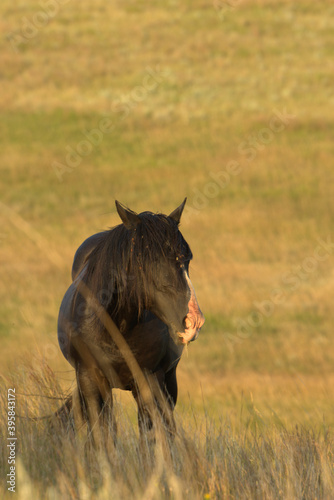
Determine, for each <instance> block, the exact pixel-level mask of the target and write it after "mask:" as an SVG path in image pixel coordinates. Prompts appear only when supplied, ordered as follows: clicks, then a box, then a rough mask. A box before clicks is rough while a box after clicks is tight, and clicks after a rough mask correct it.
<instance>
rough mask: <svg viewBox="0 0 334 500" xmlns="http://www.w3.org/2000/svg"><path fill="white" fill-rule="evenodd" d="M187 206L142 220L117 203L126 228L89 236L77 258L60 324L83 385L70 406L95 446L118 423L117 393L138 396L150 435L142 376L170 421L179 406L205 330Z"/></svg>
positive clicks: (65, 348)
mask: <svg viewBox="0 0 334 500" xmlns="http://www.w3.org/2000/svg"><path fill="white" fill-rule="evenodd" d="M185 202H186V199H185V200H184V202H183V203H182V204H181V205H180V206H179V207H178V208H177V209H176V210H174V211H173V212H172V213H171V214H170V215H169V216H166V215H163V214H153V213H151V212H142V213H140V214H136V213H135V212H133V211H131V210H129V209H128V208H125V207H124V206H122V205H121V204H120V203H119V202H117V201H116V208H117V212H118V214H119V216H120V218H121V220H122V224H120V225H118V226H116V227H114V228H112V229H110V230H108V231H104V232H101V233H98V234H95V235H93V236H91V237H90V238H88V239H87V240H85V241H84V242H83V243H82V245H81V246H80V247H79V248H78V250H77V252H76V254H75V257H74V262H73V268H72V278H73V283H72V284H71V286H70V287H69V289H68V290H67V292H66V294H65V296H64V299H63V301H62V304H61V307H60V312H59V319H58V340H59V345H60V348H61V350H62V352H63V354H64V356H65V358H66V359H67V360H68V361H69V362H70V363H71V365H72V366H73V367H74V368H75V370H76V378H77V390H76V391H74V393H73V397H71V398H70V399H69V400H68V401H67V403H66V404H65V406H66V408H67V410H69V409H73V411H74V415H76V419H78V420H79V421H80V422H82V421H87V423H88V424H89V426H90V427H91V429H92V431H93V437H94V439H96V440H97V441H98V440H99V439H100V438H101V435H99V432H100V431H99V428H103V426H101V425H100V424H101V423H104V424H106V423H107V424H108V425H110V422H111V421H112V389H113V388H120V389H124V390H129V391H132V393H133V395H134V397H135V399H136V402H137V404H138V422H139V427H140V429H141V431H142V430H143V429H150V428H152V414H151V413H152V411H151V410H152V408H151V409H150V405H149V403H148V399H147V398H146V399H145V397H143V392H144V389H143V388H144V385H143V383H141V381H142V380H143V374H146V375H145V376H144V378H145V380H148V378H147V376H148V374H151V380H152V376H153V379H154V380H155V381H156V385H157V387H159V389H160V390H161V392H162V394H164V396H165V397H166V401H167V402H168V407H169V408H170V410H171V411H170V413H171V414H172V410H173V408H174V406H175V403H176V400H177V381H176V367H177V364H178V362H179V360H180V357H181V354H182V350H183V348H184V346H185V345H186V344H188V343H189V342H191V341H193V340H195V339H196V338H197V336H198V333H199V330H200V329H201V327H202V325H203V323H204V317H203V315H202V313H201V310H200V308H199V305H198V302H197V299H196V295H195V291H194V288H193V286H192V283H191V281H190V279H189V262H190V260H191V259H192V253H191V250H190V248H189V245H188V244H187V242H186V241H185V239H184V238H183V236H182V234H181V232H180V231H179V228H178V225H179V223H180V218H181V215H182V212H183V209H184V205H185ZM153 393H154V398H155V399H156V403H157V407H158V408H159V410H160V412H161V414H163V412H164V410H163V405H162V404H159V401H158V399H159V398H158V396H157V392H156V391H154V390H153ZM154 398H153V399H154ZM60 413H61V412H60ZM167 420H168V419H167ZM95 424H96V425H95ZM112 425H113V426H114V425H115V424H114V423H113V424H112ZM168 425H169V427H170V428H171V429H172V428H173V419H172V421H171V420H170V419H169V422H168ZM94 432H95V434H94Z"/></svg>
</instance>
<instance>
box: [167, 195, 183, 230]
mask: <svg viewBox="0 0 334 500" xmlns="http://www.w3.org/2000/svg"><path fill="white" fill-rule="evenodd" d="M186 201H187V198H185V199H184V200H183V202H182V203H181V205H180V206H179V207H177V208H176V209H175V210H173V212H172V213H171V214H169V216H168V217H170V218H171V219H173V220H175V222H177V223H178V224H180V220H181V215H182V212H183V209H184V205H185V204H186Z"/></svg>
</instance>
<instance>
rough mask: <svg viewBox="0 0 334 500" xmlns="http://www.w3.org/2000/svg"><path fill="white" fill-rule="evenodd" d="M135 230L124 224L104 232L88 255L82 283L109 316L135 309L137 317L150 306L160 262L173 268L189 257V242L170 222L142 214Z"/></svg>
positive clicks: (190, 254)
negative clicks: (151, 292)
mask: <svg viewBox="0 0 334 500" xmlns="http://www.w3.org/2000/svg"><path fill="white" fill-rule="evenodd" d="M138 217H139V218H140V222H139V223H138V224H137V226H136V228H135V229H127V228H126V227H125V226H124V224H120V225H118V226H115V227H114V228H111V229H109V230H108V231H106V232H105V235H104V236H103V237H102V240H101V241H100V242H99V243H98V245H97V246H96V247H95V249H94V250H93V251H92V253H91V255H90V256H89V260H88V264H87V269H86V273H85V277H84V280H85V283H86V285H87V286H88V287H89V288H90V290H91V292H92V293H93V295H94V296H95V297H97V299H98V300H99V301H100V303H101V304H102V305H103V307H104V308H105V309H106V310H107V311H108V312H109V314H112V313H114V314H115V313H117V312H118V311H120V310H121V309H124V308H125V309H126V308H128V309H129V308H130V307H133V306H134V305H135V307H136V308H137V310H138V316H140V314H141V313H142V312H143V310H144V309H147V308H148V306H149V285H151V284H153V285H157V283H158V281H157V280H158V268H159V262H161V259H167V260H168V261H169V260H170V262H171V264H172V265H176V261H177V260H180V263H182V261H185V260H190V259H191V258H192V253H191V250H190V248H189V245H188V243H187V242H186V241H185V239H184V238H183V236H182V234H181V232H180V231H179V229H178V224H177V222H175V221H174V220H173V219H171V218H169V217H167V216H166V215H163V214H154V213H152V212H142V213H141V214H138Z"/></svg>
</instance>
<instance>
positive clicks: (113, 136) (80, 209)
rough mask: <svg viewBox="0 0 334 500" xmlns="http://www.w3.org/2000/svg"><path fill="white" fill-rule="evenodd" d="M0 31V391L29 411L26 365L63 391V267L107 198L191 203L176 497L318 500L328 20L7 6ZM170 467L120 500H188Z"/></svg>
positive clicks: (326, 294) (328, 10)
mask: <svg viewBox="0 0 334 500" xmlns="http://www.w3.org/2000/svg"><path fill="white" fill-rule="evenodd" d="M0 13H1V16H0V19H1V20H0V24H1V28H2V33H3V36H2V38H1V40H0V49H1V63H2V64H1V93H0V109H1V121H0V156H1V163H0V172H1V183H0V224H1V226H0V269H1V280H0V339H1V351H0V363H1V367H2V368H1V373H2V375H4V376H5V377H8V376H12V374H14V375H13V376H14V381H15V384H16V389H17V392H18V393H23V392H24V391H25V386H26V385H27V388H29V387H30V385H29V383H28V381H26V380H25V376H26V375H25V376H23V375H22V373H21V372H20V367H21V365H22V364H23V360H26V359H29V358H31V357H32V356H34V355H38V357H39V358H40V357H41V358H42V359H43V360H44V362H45V363H47V364H48V365H49V366H50V367H51V369H52V370H54V372H55V374H56V380H57V383H59V384H60V387H61V388H62V389H63V390H68V389H69V388H70V386H71V384H72V383H73V380H74V374H73V371H71V369H70V367H69V365H68V364H67V363H66V361H65V360H64V359H63V358H62V355H61V353H60V350H59V348H58V344H57V338H56V321H57V314H58V309H59V305H60V302H61V299H62V297H63V294H64V292H65V290H66V288H67V287H68V285H69V283H70V268H71V263H72V258H73V255H74V252H75V250H76V249H77V247H78V246H79V245H80V243H81V242H82V241H83V240H84V239H85V238H86V237H87V236H89V235H91V234H93V233H94V232H98V231H100V230H102V229H105V228H107V227H111V226H113V225H115V224H117V223H118V222H119V220H118V216H117V214H116V212H115V205H114V200H115V199H118V200H119V201H121V202H122V203H125V204H126V205H128V206H129V207H130V208H132V209H134V210H136V211H139V212H140V211H142V210H152V211H161V212H163V213H169V212H170V211H171V210H173V209H174V208H175V207H176V206H177V205H179V204H180V203H181V201H182V200H183V198H184V197H185V196H187V197H188V201H187V210H186V212H185V214H184V217H183V220H182V226H181V229H182V232H183V234H184V236H185V237H186V239H187V241H188V242H189V243H190V246H191V248H192V250H193V253H194V261H193V263H192V266H191V277H192V281H193V283H194V286H195V289H196V293H197V297H198V300H199V303H200V305H201V308H202V310H203V312H204V314H205V316H206V324H205V327H204V328H203V331H202V333H201V335H200V337H199V339H198V340H197V341H196V342H195V343H193V344H192V345H191V346H190V347H189V351H188V353H186V354H185V355H184V357H183V359H182V360H181V363H180V366H179V370H178V371H179V375H178V380H179V386H180V396H179V402H178V406H177V410H176V413H177V416H178V419H179V422H180V426H181V427H182V426H183V428H184V429H185V431H184V432H185V433H186V434H187V436H188V438H189V439H190V441H191V443H192V444H191V446H193V447H197V448H196V454H195V455H194V456H196V457H198V460H200V458H202V459H203V464H204V465H203V468H202V469H201V474H200V476H199V477H200V478H202V482H203V484H205V487H203V488H197V489H196V488H195V487H194V488H193V489H189V491H188V493H187V495H188V498H197V497H198V498H204V496H205V495H207V496H206V497H205V498H233V497H235V498H242V497H245V498H252V497H254V498H315V497H317V498H330V497H333V496H334V486H333V458H332V434H331V432H332V431H331V428H332V426H333V424H334V417H333V415H334V412H333V409H334V396H333V394H334V390H333V389H334V340H333V334H332V331H333V324H334V313H333V307H332V297H333V293H334V272H333V269H334V246H333V242H334V231H333V214H334V197H333V186H334V171H333V168H332V163H333V158H334V144H333V133H334V121H333V113H332V107H333V104H334V91H333V81H332V80H333V79H332V75H333V69H334V68H333V60H334V58H333V56H334V42H333V36H332V30H333V25H332V18H333V14H334V8H333V5H332V2H331V1H329V0H328V1H323V2H321V5H320V4H319V5H318V4H316V3H311V2H309V1H306V0H301V1H300V2H298V3H297V4H296V3H293V2H290V1H288V0H284V1H281V2H273V1H272V0H258V1H255V0H254V1H253V0H240V1H234V0H233V1H232V0H230V1H226V2H225V1H215V2H208V3H205V2H201V1H199V0H194V1H193V2H183V3H179V2H176V1H172V0H171V1H168V2H165V3H164V4H159V3H157V2H145V3H144V2H141V1H137V2H134V1H132V0H129V1H127V2H120V1H115V2H111V3H109V2H106V1H102V0H97V1H95V2H94V4H92V3H91V2H88V1H86V0H83V1H81V2H80V3H77V2H73V1H67V2H60V1H57V0H54V1H50V2H46V1H45V2H37V1H33V0H29V1H25V2H23V1H22V0H20V1H19V2H17V3H16V6H15V8H13V6H12V2H9V0H3V1H2V2H1V6H0ZM39 358H38V359H39ZM40 363H41V362H40V361H39V362H37V363H36V365H37V368H38V370H39V369H40V367H39V364H40ZM17 371H19V372H20V373H21V374H20V373H19V374H18V375H15V374H16V373H17ZM15 377H16V378H15ZM26 382H27V384H26ZM11 383H14V382H11V381H10V379H5V382H4V386H3V390H4V391H6V387H7V388H8V387H10V384H11ZM36 390H37V389H36ZM119 397H120V398H121V401H123V400H124V403H123V404H124V407H125V408H126V409H127V410H124V411H129V412H130V414H131V415H132V413H133V404H132V402H131V401H130V399H129V398H127V397H126V396H125V397H123V396H121V395H120V396H119ZM22 404H23V403H22ZM38 404H39V403H38V402H37V401H36V408H39V406H38ZM3 411H5V407H4V410H3ZM18 412H19V409H18ZM131 412H132V413H131ZM130 421H131V422H133V415H132V416H131V418H130ZM196 422H204V424H203V426H202V427H201V425H202V424H198V427H197V428H196V425H195V423H196ZM20 425H21V424H20ZM24 425H28V424H24ZM24 425H23V424H22V428H21V431H19V432H21V434H20V436H21V437H22V439H23V440H24V436H26V435H27V433H28V431H26V427H24ZM131 425H132V424H131ZM131 425H130V428H129V429H128V430H127V432H130V433H131V432H135V431H134V430H133V429H132V428H131ZM18 426H19V424H18ZM296 426H298V428H297V429H296ZM298 429H299V430H298ZM300 429H302V430H300ZM2 432H3V433H4V432H5V430H3V431H2ZM45 432H46V431H45ZM29 433H32V435H34V431H33V430H29ZM190 435H191V438H190V437H189V436H190ZM36 439H37V438H36ZM205 440H206V441H205ZM130 441H131V440H130ZM131 442H132V441H131ZM36 443H38V441H36ZM205 443H206V444H205ZM219 443H225V445H226V446H225V445H224V446H225V448H224V446H223V444H219ZM232 445H233V446H235V447H238V452H236V453H235V454H234V455H233V454H232V455H230V456H227V455H226V453H227V451H226V450H231V449H234V450H236V448H233V446H232ZM36 446H37V444H36ZM36 446H35V445H34V446H32V449H33V450H36ZM50 446H51V447H52V446H55V443H54V442H53V441H52V439H51V445H50ZM129 446H130V448H131V446H132V445H129ZM133 446H134V445H133ZM219 446H221V448H219V449H218V448H217V447H219ZM22 447H23V448H24V447H25V448H24V450H23V451H22V456H23V459H25V460H26V461H28V462H29V460H28V458H27V457H29V453H28V450H29V444H28V441H27V442H26V443H22ZM37 447H38V446H37ZM130 448H129V449H128V452H129V450H130ZM315 448H316V449H317V450H318V452H319V453H318V455H317V454H315V453H313V451H312V450H314V449H315ZM177 449H178V453H179V455H178V454H177V453H176V455H175V456H176V458H175V461H174V465H173V466H171V469H168V470H173V471H174V472H173V474H174V475H173V476H172V477H174V479H175V478H176V479H175V481H174V483H173V484H174V486H173V484H172V483H168V482H167V483H166V484H169V486H170V488H171V493H168V491H167V490H164V489H159V487H157V488H158V489H156V490H154V487H153V486H152V488H151V490H150V491H145V488H144V485H145V481H144V479H143V478H140V479H138V478H137V479H138V481H139V482H138V483H136V482H133V481H132V482H131V481H130V480H129V481H130V482H129V483H128V485H127V486H124V485H126V484H127V482H126V479H124V485H123V483H122V486H119V487H120V488H121V489H120V490H119V497H122V494H123V493H124V494H125V495H127V494H130V493H131V494H134V493H133V492H134V491H135V490H136V487H137V486H138V494H137V496H136V497H138V498H141V495H145V494H146V497H145V498H159V495H160V494H161V495H162V496H163V495H165V497H166V498H184V497H185V496H186V495H185V496H182V494H181V493H182V491H186V489H182V488H185V484H186V478H187V476H186V475H185V476H182V474H181V473H180V474H178V472H177V471H178V470H179V469H178V465H177V464H178V463H179V462H178V461H180V460H181V462H182V460H183V458H184V457H185V456H186V455H182V453H185V452H184V449H185V448H184V447H182V446H180V447H179V448H177ZM306 449H307V450H309V452H305V453H304V452H303V450H304V451H305V450H306ZM180 450H183V451H180ZM210 450H211V451H210ZM72 451H73V450H72ZM5 452H6V450H4V452H3V453H5ZM73 453H75V450H74V451H73ZM120 453H121V452H120ZM210 453H211V455H210ZM298 453H299V455H298ZM308 453H309V454H308ZM240 454H244V455H245V456H247V457H248V459H249V460H251V462H247V464H248V465H244V468H243V466H242V465H240V464H242V463H244V462H242V460H241V462H240V456H241V455H240ZM285 454H286V455H285ZM69 456H72V455H71V453H70V452H69ZM275 456H277V457H278V458H277V462H275V459H274V458H273V457H275ZM292 456H295V457H297V458H296V461H295V462H292V461H291V460H292V459H291V460H290V461H289V458H287V457H290V458H291V457H292ZM303 456H305V457H306V458H305V459H303V458H302V457H303ZM311 456H312V459H311V458H310V459H309V461H308V458H307V457H311ZM124 457H125V455H123V459H124ZM182 457H183V458H182ZM263 457H264V458H263ZM284 457H285V458H286V460H285V464H286V469H284V468H282V467H283V465H282V464H283V463H284ZM298 457H299V458H298ZM40 458H41V457H40ZM42 458H43V457H42ZM204 458H205V459H204ZM58 459H59V460H60V461H61V456H58ZM66 460H68V456H67V458H66V459H65V458H64V463H67V462H66ZM261 460H262V461H261ZM298 460H299V461H300V463H299V462H298ZM297 462H298V464H299V465H298V466H297V465H296V466H294V465H293V464H296V463H297ZM2 463H3V462H2ZM42 463H43V460H41V464H42ZM50 463H51V465H52V464H53V466H55V464H56V463H57V460H56V459H55V461H54V462H50ZM159 463H160V462H159ZM251 463H252V464H253V465H252V466H251V465H250V464H251ZM275 463H276V465H277V464H278V465H277V467H276V466H275ZM227 464H230V465H231V466H228V465H227ZM289 464H290V465H291V467H290V465H289ZM51 465H50V467H51ZM158 465H159V464H158ZM158 465H157V467H158ZM192 465H193V466H194V467H195V465H194V463H193V464H192ZM77 466H78V467H79V468H80V467H81V466H82V467H83V464H81V465H80V463H78V464H77ZM281 466H282V467H281ZM308 466H310V469H308ZM22 467H23V465H22ZM75 467H76V466H75ZM159 467H160V465H159ZM161 467H163V466H162V465H161ZM252 467H255V468H256V471H257V472H256V473H255V472H254V470H255V469H252ZM275 467H276V468H275ZM298 467H299V468H298ZM41 468H42V465H41ZM297 469H298V470H299V473H300V476H298V477H299V478H301V479H300V482H299V483H298V481H297V482H296V483H294V482H293V480H292V479H291V478H295V477H297V475H296V474H297V472H296V470H297ZM57 470H58V469H57ZM75 470H76V471H78V470H79V469H75ZM157 470H158V469H157ZM159 470H160V469H159ZM161 470H162V469H161ZM161 470H160V472H161ZM308 470H312V471H318V473H317V474H318V475H317V474H315V476H314V478H315V479H314V478H313V476H312V475H311V476H312V478H313V479H314V482H313V483H312V484H313V486H312V487H311V486H310V487H309V488H308V489H306V490H305V491H302V490H300V489H298V488H299V486H298V485H300V484H302V483H303V481H304V479H305V477H304V476H303V474H306V473H307V471H308ZM48 471H49V473H47V472H45V471H44V472H43V471H42V470H41V471H40V473H36V470H35V473H36V474H35V476H36V477H37V483H36V484H37V486H36V488H37V490H38V491H39V492H40V493H39V494H41V491H43V489H38V488H43V487H44V486H45V484H46V483H47V477H48V474H49V475H50V474H51V475H52V467H51V468H50V469H48ZM73 471H74V469H73ZM210 471H211V472H210ZM252 471H253V472H252ZM265 471H271V472H270V474H271V475H270V477H271V480H270V481H271V482H270V481H269V480H268V481H267V480H266V479H265V477H267V478H268V477H269V476H265ZM275 471H276V472H275ZM319 471H320V472H319ZM25 473H27V472H22V474H25ZM156 473H157V474H158V472H156ZM75 474H76V473H75V472H73V477H75ZM78 474H79V473H78ZM80 474H82V472H80ZM80 474H79V477H81V476H80ZM210 474H211V475H210ZM219 474H220V476H221V478H223V479H221V481H220V482H219V485H218V483H217V485H218V486H219V487H218V486H217V485H216V483H215V480H216V479H217V477H218V476H219ZM252 474H253V475H252ZM319 474H320V476H321V480H319ZM158 476H159V474H158ZM311 476H308V478H311ZM42 477H43V478H44V479H41V478H42ZM60 477H63V476H61V475H60V476H59V477H58V479H57V481H58V483H57V481H56V483H55V484H56V485H53V488H54V490H53V491H54V495H56V494H57V492H58V493H59V491H61V490H60V489H59V484H60V483H59V481H60V479H59V478H60ZM73 477H72V479H73ZM108 477H109V476H108ZM124 477H125V476H124ZM153 477H154V476H153ZM163 477H164V473H163V472H161V474H160V476H159V477H158V479H157V483H158V484H159V485H160V486H161V484H162V483H163V480H162V479H161V478H163ZM283 477H288V478H290V479H291V481H290V480H287V481H286V482H284V481H283V479H282V478H283ZM38 478H39V479H38ZM188 478H189V480H190V479H193V478H194V471H193V472H192V474H190V473H189V477H188ZM215 478H216V479H215ZM233 478H234V479H233ZM254 478H255V479H254ZM303 478H304V479H303ZM312 478H311V479H310V481H313V479H312ZM109 479H110V481H114V479H113V478H109ZM174 479H173V480H174ZM160 480H161V481H162V482H161V481H160ZM276 480H277V483H275V481H276ZM122 481H123V479H122ZM152 481H153V479H152ZM238 481H239V482H244V484H245V489H244V490H240V489H238V488H237V483H238ZM254 481H257V483H258V484H260V483H261V484H262V483H263V489H261V488H262V486H261V488H260V486H258V487H256V484H255V482H254ZM289 481H290V482H289ZM70 482H71V481H70V479H67V482H66V484H69V483H70ZM153 483H154V481H153V482H152V484H153ZM274 483H275V484H276V486H277V485H278V486H277V488H278V489H275V488H274V487H273V484H274ZM304 483H305V481H304ZM71 484H72V486H73V484H74V480H73V481H72V483H71ZM150 484H151V483H150ZM305 484H309V483H307V482H306V483H305ZM305 484H304V485H305ZM310 484H311V483H310ZM315 484H318V485H319V484H321V485H322V487H321V488H320V489H318V490H316V489H315V486H314V485H315ZM41 485H42V486H41ZM57 485H58V486H57ZM136 485H137V486H136ZM210 485H211V486H210ZM266 485H267V486H266ZM268 485H269V486H270V487H269V486H268ZM216 486H217V487H216ZM123 487H124V488H125V489H123ZM105 488H107V486H105ZM115 488H116V486H115ZM126 488H128V489H126ZM178 488H179V489H178ZM180 488H181V489H180ZM224 488H225V489H224ZM247 488H248V489H247ZM266 488H267V489H266ZM37 490H36V491H37ZM69 491H70V490H69ZM106 491H108V489H107V490H106ZM51 494H52V493H50V495H51ZM67 494H68V495H69V498H70V497H71V496H70V495H71V493H67ZM75 494H76V495H77V496H78V495H79V493H78V491H77V490H75V493H74V490H73V495H74V497H75ZM101 495H102V493H101ZM168 495H170V496H169V497H168ZM196 495H197V496H196ZM79 497H80V498H81V497H82V498H84V493H82V495H81V496H80V495H79ZM50 498H51V496H50ZM64 498H65V497H64ZM101 498H102V496H101Z"/></svg>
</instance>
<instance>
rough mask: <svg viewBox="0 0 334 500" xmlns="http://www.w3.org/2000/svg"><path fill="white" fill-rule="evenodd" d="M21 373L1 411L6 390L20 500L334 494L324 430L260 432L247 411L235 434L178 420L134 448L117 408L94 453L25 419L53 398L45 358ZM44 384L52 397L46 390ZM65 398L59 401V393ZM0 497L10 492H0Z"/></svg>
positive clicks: (201, 420) (1, 459)
mask: <svg viewBox="0 0 334 500" xmlns="http://www.w3.org/2000/svg"><path fill="white" fill-rule="evenodd" d="M38 366H39V368H38V369H37V370H36V369H33V368H32V367H31V366H27V365H26V366H25V368H24V369H22V368H21V373H20V375H19V376H18V375H16V376H15V377H11V380H9V379H7V380H5V381H4V383H3V384H2V391H1V394H2V400H1V406H2V408H1V411H3V412H5V411H6V409H7V399H6V394H7V388H8V387H22V386H24V391H23V392H22V393H20V394H18V395H17V399H16V408H17V411H18V412H20V415H21V417H23V418H18V419H17V441H16V450H17V454H18V456H19V459H18V460H17V470H16V475H17V492H18V494H19V498H43V499H53V498H63V499H67V498H68V499H73V498H76V499H90V498H97V499H100V500H103V499H105V498H110V494H111V492H112V498H113V499H115V500H117V499H121V498H134V499H136V498H138V499H139V498H150V499H156V500H158V499H172V498H173V499H189V500H190V499H203V498H206V499H218V498H219V499H224V498H268V499H277V498H284V499H295V498H304V499H313V498H331V497H332V496H333V494H334V474H333V470H332V461H333V436H332V433H331V431H330V430H329V428H328V427H326V426H324V427H323V429H322V430H321V431H318V432H314V431H312V430H308V429H306V428H303V427H297V426H296V427H295V428H294V429H293V430H288V429H287V428H286V427H285V426H284V424H283V423H282V422H280V421H276V422H275V423H272V424H271V425H270V426H269V427H266V426H265V424H264V422H263V420H262V418H261V415H260V414H259V412H257V410H256V408H254V407H253V409H245V410H244V411H245V413H247V421H246V423H245V424H244V425H243V426H242V428H241V429H238V431H236V429H235V428H234V427H233V425H232V424H231V422H230V421H229V420H228V419H221V420H220V422H219V423H215V422H214V421H213V420H212V419H211V418H210V416H209V415H208V414H206V415H205V416H204V417H203V416H200V415H199V414H198V413H197V412H196V413H194V414H193V415H192V417H189V416H188V417H187V418H186V417H185V416H179V418H178V432H177V435H176V437H175V439H174V441H173V442H171V441H169V442H167V447H166V446H165V447H164V446H163V445H162V443H163V441H160V439H157V443H156V445H155V446H154V447H152V445H149V444H148V443H145V442H143V443H142V444H141V446H139V441H138V435H137V429H136V426H135V425H134V424H133V423H132V421H131V419H130V417H129V414H128V413H127V410H126V409H125V408H124V407H123V406H122V405H121V404H120V403H118V404H117V405H116V418H117V425H118V440H117V444H116V447H114V446H111V447H109V448H107V450H108V449H109V451H107V452H105V451H102V450H101V451H100V452H99V451H97V450H94V448H93V447H92V445H91V442H90V440H89V439H88V441H87V438H86V437H85V433H84V432H83V431H81V433H80V434H79V435H77V437H74V436H72V434H71V433H70V434H69V433H68V432H64V431H63V430H61V429H56V428H54V427H53V428H50V426H49V425H48V424H47V422H46V421H45V420H42V421H40V422H39V423H37V424H36V422H33V421H31V420H29V418H28V417H29V416H32V415H36V414H37V415H43V414H49V413H50V412H51V411H53V410H54V409H55V407H56V404H57V398H59V400H58V404H59V401H61V399H62V396H63V395H62V393H61V389H60V388H59V386H58V385H57V377H56V375H55V374H54V373H53V372H52V370H51V369H50V368H49V366H48V365H47V364H45V362H44V363H43V362H42V360H41V359H39V360H38ZM50 387H52V391H51V390H50ZM63 397H64V396H63ZM1 435H2V439H1V442H2V450H1V455H0V463H1V468H2V469H3V470H4V469H5V463H6V460H7V456H8V450H7V447H6V442H7V440H6V437H7V429H6V427H5V426H4V425H2V427H1ZM3 494H4V496H3V498H7V497H8V498H9V493H8V492H7V493H5V492H3Z"/></svg>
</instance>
